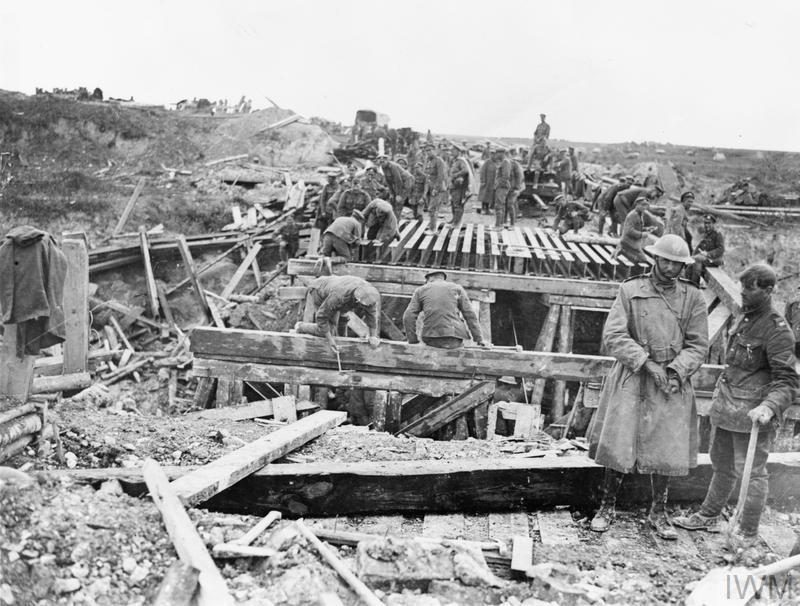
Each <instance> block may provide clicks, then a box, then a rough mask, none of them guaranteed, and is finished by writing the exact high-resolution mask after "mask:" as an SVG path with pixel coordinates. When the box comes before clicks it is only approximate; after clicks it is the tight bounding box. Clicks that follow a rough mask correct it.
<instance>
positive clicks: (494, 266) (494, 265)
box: [489, 229, 503, 271]
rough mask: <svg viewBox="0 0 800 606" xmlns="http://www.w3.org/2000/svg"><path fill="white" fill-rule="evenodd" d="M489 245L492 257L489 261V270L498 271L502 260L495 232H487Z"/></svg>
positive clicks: (491, 230) (493, 230) (492, 230)
mask: <svg viewBox="0 0 800 606" xmlns="http://www.w3.org/2000/svg"><path fill="white" fill-rule="evenodd" d="M489 243H490V250H491V251H492V256H491V258H490V260H489V269H490V270H492V271H499V270H500V268H501V267H502V266H503V260H502V258H501V256H500V240H499V238H498V237H497V230H496V229H490V230H489Z"/></svg>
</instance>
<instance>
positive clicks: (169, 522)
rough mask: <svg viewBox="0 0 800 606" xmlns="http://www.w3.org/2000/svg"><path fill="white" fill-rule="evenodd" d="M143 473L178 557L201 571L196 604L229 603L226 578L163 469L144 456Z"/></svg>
mask: <svg viewBox="0 0 800 606" xmlns="http://www.w3.org/2000/svg"><path fill="white" fill-rule="evenodd" d="M142 473H143V474H144V478H145V481H146V482H147V488H148V490H149V491H150V496H151V497H152V499H153V502H154V503H155V504H156V507H157V508H158V510H159V511H160V512H161V518H162V519H163V521H164V526H165V527H166V529H167V533H169V536H170V538H171V539H172V544H173V545H174V546H175V551H177V552H178V557H179V558H180V559H181V561H182V562H185V563H186V564H188V565H189V566H192V567H194V568H196V569H197V570H199V571H200V575H199V577H198V582H199V585H200V587H199V591H198V592H197V603H198V604H199V605H200V606H225V605H226V604H231V605H232V604H233V603H234V602H233V598H232V597H231V595H230V593H228V587H227V585H225V579H223V578H222V575H221V574H220V572H219V570H218V569H217V566H216V564H214V560H212V559H211V555H209V553H208V551H207V550H206V546H205V544H204V543H203V539H201V538H200V535H199V534H197V529H196V528H195V526H194V524H193V523H192V521H191V519H189V515H188V514H187V513H186V510H185V509H184V508H183V505H182V504H181V502H180V501H179V500H178V497H177V495H176V494H175V491H174V490H173V488H172V485H171V484H170V483H169V480H168V479H167V476H166V474H165V473H164V470H162V469H161V466H160V465H159V464H158V463H156V462H155V461H154V460H153V459H147V460H146V461H145V462H144V465H143V466H142Z"/></svg>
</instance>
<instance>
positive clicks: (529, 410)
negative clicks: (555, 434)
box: [498, 402, 542, 440]
mask: <svg viewBox="0 0 800 606" xmlns="http://www.w3.org/2000/svg"><path fill="white" fill-rule="evenodd" d="M498 404H499V405H500V410H501V411H502V410H503V406H502V402H498ZM510 404H511V403H510ZM513 404H516V413H515V415H514V438H518V439H521V440H532V439H534V438H535V436H536V434H537V433H538V432H539V430H540V429H541V428H542V423H541V415H542V407H541V406H540V405H539V404H525V403H524V402H513ZM503 417H504V418H507V416H506V415H505V414H504V415H503Z"/></svg>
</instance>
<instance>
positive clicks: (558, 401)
mask: <svg viewBox="0 0 800 606" xmlns="http://www.w3.org/2000/svg"><path fill="white" fill-rule="evenodd" d="M572 336H573V333H572V308H571V307H570V306H569V305H562V306H561V320H560V324H559V331H558V352H559V353H571V352H572ZM566 388H567V383H566V381H560V380H559V381H556V382H555V387H554V389H553V420H554V421H555V420H556V419H559V418H561V417H562V416H564V393H565V392H566Z"/></svg>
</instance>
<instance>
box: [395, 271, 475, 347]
mask: <svg viewBox="0 0 800 606" xmlns="http://www.w3.org/2000/svg"><path fill="white" fill-rule="evenodd" d="M420 312H424V314H425V315H424V317H423V318H422V335H421V336H422V338H423V340H424V339H426V338H428V337H455V338H457V339H462V340H463V339H467V338H469V335H468V334H467V331H466V329H465V328H464V320H466V321H467V325H468V326H469V331H470V333H472V339H473V340H474V341H475V342H476V343H478V344H480V343H483V337H482V335H481V327H480V325H479V324H478V317H477V316H476V315H475V310H473V309H472V304H471V303H470V300H469V296H468V295H467V293H466V291H465V290H464V288H463V287H462V286H460V285H458V284H455V283H453V282H448V281H446V280H437V281H434V282H428V283H427V284H425V285H423V286H420V287H419V288H418V289H416V290H415V291H414V294H413V295H412V297H411V303H409V304H408V308H407V309H406V311H405V313H404V314H403V326H404V327H405V330H406V338H407V339H408V342H409V343H418V342H419V339H418V337H417V317H418V316H419V313H420ZM459 312H460V313H459ZM462 316H463V318H464V320H462V319H461V317H462Z"/></svg>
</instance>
